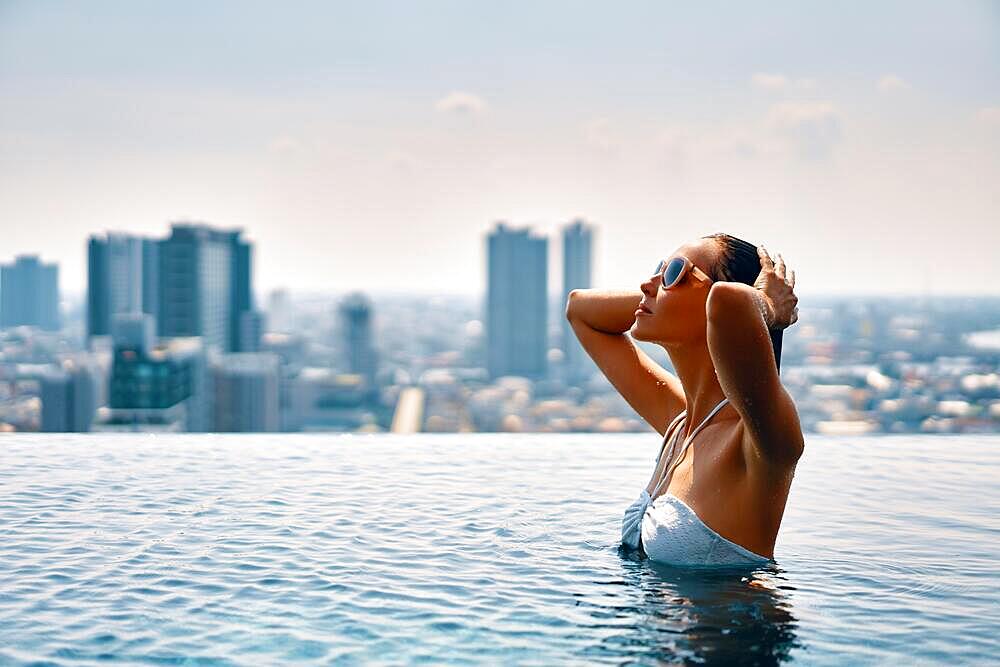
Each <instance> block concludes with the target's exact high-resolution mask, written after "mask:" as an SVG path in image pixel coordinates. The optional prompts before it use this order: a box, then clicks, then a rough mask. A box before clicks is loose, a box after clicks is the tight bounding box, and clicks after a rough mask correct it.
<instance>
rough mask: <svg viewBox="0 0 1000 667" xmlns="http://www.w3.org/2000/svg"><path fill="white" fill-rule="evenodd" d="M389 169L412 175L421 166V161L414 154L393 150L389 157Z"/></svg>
mask: <svg viewBox="0 0 1000 667" xmlns="http://www.w3.org/2000/svg"><path fill="white" fill-rule="evenodd" d="M387 158H388V162H389V167H390V168H391V169H392V170H393V171H398V172H401V173H404V174H412V173H414V172H416V171H417V170H418V169H419V168H420V166H421V163H420V160H418V159H417V158H416V157H414V156H413V155H412V154H410V153H407V152H406V151H401V150H393V151H390V152H389V154H388V156H387Z"/></svg>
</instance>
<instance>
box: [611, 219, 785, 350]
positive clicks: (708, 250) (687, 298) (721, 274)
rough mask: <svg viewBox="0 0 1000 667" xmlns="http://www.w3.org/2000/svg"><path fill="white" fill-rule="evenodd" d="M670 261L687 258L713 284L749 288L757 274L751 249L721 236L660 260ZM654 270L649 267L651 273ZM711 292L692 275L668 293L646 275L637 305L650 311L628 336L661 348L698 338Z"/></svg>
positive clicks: (775, 342) (776, 345)
mask: <svg viewBox="0 0 1000 667" xmlns="http://www.w3.org/2000/svg"><path fill="white" fill-rule="evenodd" d="M675 256H682V257H687V258H688V259H689V260H691V262H692V264H693V266H695V267H697V268H699V269H701V271H702V272H704V273H705V274H707V275H708V276H709V278H711V280H712V281H714V282H720V281H728V282H738V283H744V284H746V285H753V284H754V282H755V281H756V280H757V276H758V275H760V270H761V266H760V256H759V255H758V254H757V246H756V245H754V244H753V243H749V242H748V241H744V240H743V239H738V238H736V237H735V236H731V235H729V234H724V233H722V232H718V233H715V234H709V235H707V236H702V237H701V238H700V239H697V240H694V241H690V242H688V243H685V244H683V245H681V246H680V247H679V248H677V249H676V250H675V251H674V252H673V253H672V254H670V255H667V256H666V257H663V258H662V259H664V260H669V259H670V258H671V257H675ZM654 268H655V266H653V267H650V272H651V274H652V270H653V269H654ZM711 287H712V284H711V283H709V282H703V281H702V280H701V279H700V278H699V276H698V272H696V271H693V270H692V271H688V272H687V273H686V274H685V275H684V277H683V278H682V279H681V280H680V282H679V283H678V284H677V285H675V286H674V287H672V288H670V289H664V288H663V285H662V282H661V278H660V275H659V274H656V275H650V276H649V278H647V279H646V280H645V281H644V282H643V283H642V285H641V286H640V288H641V289H642V292H643V300H642V304H643V305H644V306H645V307H647V308H648V310H649V311H650V312H649V313H643V314H641V315H637V316H636V320H635V324H634V325H633V327H632V330H631V333H632V336H633V337H634V338H636V339H637V340H646V341H650V342H656V343H660V344H662V345H664V346H666V347H669V346H671V345H677V344H683V343H689V342H694V341H697V340H700V339H703V338H704V337H705V336H706V330H707V324H708V322H707V319H706V314H705V302H706V301H707V300H708V292H709V290H710V289H711ZM770 334H771V346H772V348H773V350H774V358H775V360H776V364H777V366H778V367H779V368H780V365H781V338H782V332H781V331H780V330H778V331H771V332H770Z"/></svg>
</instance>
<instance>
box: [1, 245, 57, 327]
mask: <svg viewBox="0 0 1000 667" xmlns="http://www.w3.org/2000/svg"><path fill="white" fill-rule="evenodd" d="M22 325H28V326H36V327H39V328H40V329H45V330H47V331H58V330H59V267H58V266H57V265H56V264H43V263H42V262H41V261H40V260H39V259H38V256H37V255H19V256H17V257H16V258H15V260H14V263H13V264H5V265H3V266H2V267H0V328H3V327H17V326H22Z"/></svg>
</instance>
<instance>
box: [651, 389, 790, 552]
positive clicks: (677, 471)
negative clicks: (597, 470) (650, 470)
mask: <svg viewBox="0 0 1000 667" xmlns="http://www.w3.org/2000/svg"><path fill="white" fill-rule="evenodd" d="M678 429H679V432H678ZM687 431H688V426H687V419H686V418H683V419H681V421H680V422H678V423H677V424H675V425H674V428H673V429H672V430H669V431H668V432H667V433H666V434H665V438H664V442H665V443H666V444H667V446H666V448H665V449H663V450H662V453H661V456H660V460H659V462H658V464H657V467H656V470H655V472H654V475H653V478H652V479H651V481H650V483H649V484H648V485H647V487H646V491H647V492H648V493H650V494H652V493H653V492H654V490H655V492H656V496H655V497H653V498H652V500H656V497H659V496H661V495H664V494H671V495H673V496H675V497H676V498H678V499H680V500H681V501H682V502H683V503H685V504H686V505H687V506H688V507H690V508H691V509H692V510H694V512H695V513H696V514H697V515H698V517H699V518H700V519H701V521H702V522H703V523H704V524H705V525H706V526H708V527H709V528H711V529H712V530H714V531H715V532H717V533H718V534H719V535H721V536H722V537H724V538H726V539H727V540H730V541H732V542H735V543H736V544H738V545H741V546H743V547H745V548H746V549H749V550H750V551H753V552H754V553H757V554H760V555H763V556H767V557H768V558H773V557H774V543H775V540H776V538H777V535H778V528H779V527H780V525H781V517H782V515H783V514H784V509H785V502H786V500H787V498H788V491H789V488H790V486H791V480H792V473H793V472H794V466H791V467H785V466H778V465H776V464H773V463H771V462H769V461H767V460H764V459H762V458H761V457H760V456H758V455H756V450H755V448H754V447H753V445H752V443H751V442H749V441H747V440H746V439H747V438H748V437H749V436H748V435H747V433H746V429H745V428H744V426H743V422H742V419H741V417H740V416H739V414H738V413H737V412H736V410H735V409H734V408H733V407H732V406H731V405H728V404H727V405H725V406H724V407H723V408H722V409H720V410H719V412H718V413H717V414H716V415H714V416H713V417H712V418H711V420H710V421H709V422H707V423H706V424H705V425H704V426H703V427H702V428H701V429H700V430H699V431H698V432H697V433H696V434H695V436H694V438H692V440H691V442H690V445H689V446H688V447H687V448H686V449H685V450H682V449H681V447H682V444H683V440H684V435H685V433H686V432H687ZM675 435H677V442H676V447H675V451H674V453H673V454H674V455H673V457H670V456H669V454H670V444H669V443H670V441H671V440H673V438H674V436H675ZM661 445H662V443H661ZM682 452H683V455H681V454H682ZM671 458H672V460H669V459H671ZM673 463H676V465H675V466H673V473H672V476H671V477H670V480H669V482H668V483H666V484H661V483H660V482H661V481H662V480H663V478H664V476H665V474H666V472H667V470H668V469H669V468H668V466H670V465H671V464H673ZM657 485H659V487H660V488H659V489H656V486H657Z"/></svg>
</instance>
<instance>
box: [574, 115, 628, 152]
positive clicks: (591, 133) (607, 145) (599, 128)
mask: <svg viewBox="0 0 1000 667" xmlns="http://www.w3.org/2000/svg"><path fill="white" fill-rule="evenodd" d="M583 134H584V138H585V139H586V141H587V145H588V146H590V147H591V148H593V149H595V150H597V151H599V152H601V153H614V152H615V151H616V150H617V149H618V143H619V142H618V139H617V137H616V136H615V133H614V130H613V129H612V127H611V122H610V121H609V120H608V119H607V118H597V119H595V120H592V121H590V122H588V123H586V124H584V126H583Z"/></svg>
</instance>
